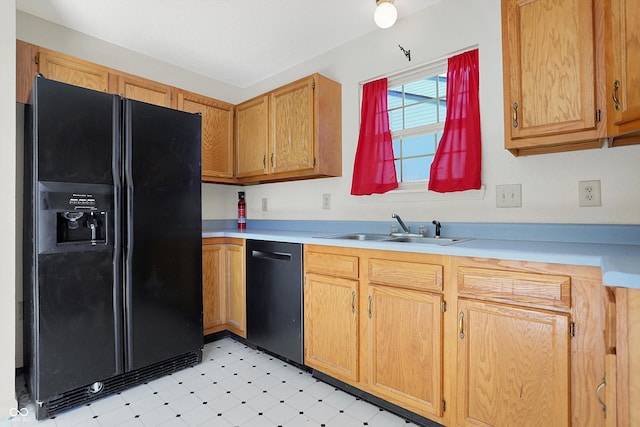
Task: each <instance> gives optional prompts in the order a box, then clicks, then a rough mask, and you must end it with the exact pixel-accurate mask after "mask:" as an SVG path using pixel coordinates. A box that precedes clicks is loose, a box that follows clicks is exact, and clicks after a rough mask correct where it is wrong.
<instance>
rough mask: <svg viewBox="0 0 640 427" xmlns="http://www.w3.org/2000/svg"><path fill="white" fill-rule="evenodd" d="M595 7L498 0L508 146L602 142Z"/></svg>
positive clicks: (581, 2) (533, 149) (578, 0)
mask: <svg viewBox="0 0 640 427" xmlns="http://www.w3.org/2000/svg"><path fill="white" fill-rule="evenodd" d="M595 11H596V10H595V9H594V3H592V2H591V1H585V0H563V1H557V0H526V1H525V0H502V44H503V45H502V48H503V71H504V113H505V147H506V148H507V149H509V150H510V151H511V152H512V153H513V154H515V155H527V154H539V153H548V152H556V151H568V150H576V149H584V148H598V147H600V146H601V145H602V139H603V138H604V136H605V131H606V129H605V126H604V120H603V115H604V114H605V113H606V112H605V111H602V110H601V107H600V105H599V104H600V103H601V102H602V100H600V99H599V98H600V97H601V96H602V95H603V94H604V92H603V89H602V88H603V76H600V75H599V67H596V63H598V64H601V63H602V62H604V60H603V58H602V60H600V58H601V57H603V56H604V46H603V45H604V43H603V37H602V34H601V33H602V28H601V27H600V25H594V23H595V22H599V19H601V16H600V14H596V13H595ZM596 18H597V19H596ZM602 108H604V106H603V107H602Z"/></svg>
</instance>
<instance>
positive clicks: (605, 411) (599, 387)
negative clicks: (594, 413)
mask: <svg viewBox="0 0 640 427" xmlns="http://www.w3.org/2000/svg"><path fill="white" fill-rule="evenodd" d="M606 385H607V377H606V375H604V376H603V377H602V382H601V383H600V384H598V387H596V399H598V402H599V403H600V406H602V412H604V416H605V418H606V416H607V405H606V404H605V403H604V402H603V401H602V399H600V392H601V391H602V389H603V388H604V386H606Z"/></svg>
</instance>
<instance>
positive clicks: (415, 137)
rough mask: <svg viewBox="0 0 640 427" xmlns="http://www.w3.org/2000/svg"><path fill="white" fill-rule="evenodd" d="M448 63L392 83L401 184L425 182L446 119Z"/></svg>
mask: <svg viewBox="0 0 640 427" xmlns="http://www.w3.org/2000/svg"><path fill="white" fill-rule="evenodd" d="M446 69H447V63H446V61H440V62H439V63H437V64H430V65H429V66H428V67H425V68H424V71H420V70H418V71H415V70H413V71H411V73H410V75H409V74H408V75H401V76H396V77H394V78H390V79H389V87H390V89H388V91H387V103H388V107H389V126H390V129H391V135H392V138H393V154H394V158H395V165H396V172H397V174H398V177H397V178H398V182H399V183H408V182H415V181H426V180H428V179H429V173H430V169H431V162H432V161H433V156H434V155H435V152H436V148H437V145H438V142H439V141H440V138H441V137H442V131H443V129H444V121H445V118H446V113H447V108H446V101H447V73H446Z"/></svg>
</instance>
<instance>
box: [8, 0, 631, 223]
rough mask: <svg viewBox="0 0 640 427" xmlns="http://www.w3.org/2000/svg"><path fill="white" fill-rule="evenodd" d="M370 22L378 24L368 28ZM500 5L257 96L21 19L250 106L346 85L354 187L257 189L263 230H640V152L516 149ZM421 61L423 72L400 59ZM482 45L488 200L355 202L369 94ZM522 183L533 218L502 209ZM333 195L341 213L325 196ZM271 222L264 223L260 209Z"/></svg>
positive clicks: (393, 39) (64, 40) (366, 48)
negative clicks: (281, 226) (281, 94)
mask: <svg viewBox="0 0 640 427" xmlns="http://www.w3.org/2000/svg"><path fill="white" fill-rule="evenodd" d="M365 19H370V17H365ZM500 27H501V24H500V0H447V1H443V2H440V3H438V4H436V5H434V6H432V7H430V8H427V9H425V10H423V11H422V12H420V13H417V14H415V15H413V16H411V17H408V18H405V19H404V20H401V21H399V22H398V23H397V24H396V25H395V26H393V27H392V28H391V29H388V30H376V31H373V32H371V33H369V34H367V35H365V36H363V37H361V38H359V39H357V40H355V41H352V42H349V43H346V44H344V45H343V46H341V47H339V48H337V49H335V50H333V51H330V52H327V53H325V54H323V55H321V56H319V57H316V58H314V59H312V60H310V61H308V62H306V63H303V64H300V65H299V66H296V67H294V68H292V69H290V70H288V71H286V72H283V73H281V74H278V75H276V76H274V77H272V78H269V79H267V80H265V81H263V82H261V83H259V84H257V85H255V86H253V87H250V88H246V89H239V88H233V87H230V86H228V85H224V84H222V83H220V82H216V81H213V80H210V79H207V78H205V77H203V76H200V75H197V74H194V73H190V72H188V71H186V70H184V69H181V68H178V67H174V66H171V65H168V64H165V63H162V62H159V61H156V60H153V59H151V58H148V57H144V56H142V55H138V54H136V53H134V52H131V51H128V50H126V49H121V48H118V47H115V46H113V45H110V44H108V43H105V42H102V41H100V40H97V39H94V38H91V37H88V36H86V35H83V34H80V33H77V32H74V31H70V30H68V29H65V28H63V27H60V26H57V25H55V24H52V23H49V22H46V21H42V20H41V19H38V18H35V17H33V16H30V15H26V14H23V13H18V28H17V36H18V38H20V39H22V40H25V41H28V42H32V43H35V44H38V45H42V46H45V47H49V48H51V49H55V50H59V51H62V52H65V53H69V54H72V55H75V56H78V57H81V58H84V59H87V60H90V61H94V62H97V63H102V64H105V65H108V66H111V67H113V68H117V69H121V70H124V71H128V72H131V73H135V74H139V75H142V76H144V77H148V78H151V79H155V80H158V81H162V82H165V83H169V84H172V85H175V86H178V87H182V88H185V89H189V90H193V91H196V92H200V93H203V94H205V95H209V96H213V97H215V98H218V99H221V100H225V101H228V102H232V103H238V102H241V101H243V100H246V99H249V98H251V97H253V96H256V95H259V94H261V93H263V92H266V91H268V90H270V89H273V88H276V87H278V86H281V85H283V84H286V83H288V82H290V81H292V80H295V79H297V78H300V77H303V76H306V75H309V74H311V73H314V72H320V73H322V74H324V75H326V76H328V77H330V78H333V79H335V80H337V81H339V82H340V83H341V84H342V111H343V120H342V129H343V139H342V143H343V151H342V154H343V176H342V177H340V178H329V179H319V180H311V181H300V182H289V183H276V184H262V185H256V186H248V187H245V188H244V190H245V191H246V194H247V206H248V209H247V215H248V218H249V220H251V219H315V220H334V219H338V220H380V221H386V220H390V215H391V213H392V212H397V213H399V214H400V215H402V217H403V218H405V219H406V220H408V221H430V220H431V219H433V218H438V219H439V220H441V221H443V222H446V221H449V222H451V221H460V222H554V223H616V224H640V215H638V212H640V192H639V191H637V190H636V189H637V188H640V168H639V167H638V166H640V146H634V147H618V148H614V149H609V148H602V149H597V150H587V151H579V152H572V153H557V154H547V155H539V156H530V157H521V158H515V157H513V156H512V155H511V154H510V153H509V152H508V151H506V150H505V149H504V131H503V125H502V117H503V113H502V59H501V32H500ZM398 44H401V45H402V46H403V47H404V48H406V49H410V50H411V57H412V60H411V62H407V60H406V58H405V56H404V55H403V54H402V52H401V51H400V49H399V48H398ZM472 46H478V47H479V50H480V102H481V115H482V138H483V152H482V155H483V172H482V182H483V184H484V186H485V189H486V191H485V192H484V193H483V192H481V193H480V194H478V192H474V193H472V194H466V193H459V194H455V195H445V196H443V195H439V194H434V193H427V192H420V193H410V194H407V193H402V194H386V195H374V196H364V197H354V196H350V195H349V192H350V189H351V174H352V170H353V158H354V155H355V150H356V145H357V138H358V126H359V116H360V105H359V103H360V83H361V82H363V81H366V80H370V79H372V78H376V77H380V76H383V75H388V74H392V73H397V72H400V71H402V70H404V69H407V68H412V67H416V66H419V65H421V64H425V63H429V62H431V61H433V60H436V59H440V58H442V57H444V56H447V55H448V54H449V53H451V52H456V51H459V50H461V49H465V48H468V47H472ZM594 179H598V180H601V183H602V206H601V207H595V208H593V207H591V208H580V207H578V181H582V180H594ZM498 184H522V207H521V208H509V209H505V208H501V209H498V208H496V207H495V186H496V185H498ZM239 189H240V187H236V186H225V185H216V184H204V185H203V217H204V218H205V219H231V218H234V217H235V213H236V209H235V207H236V200H237V198H236V197H237V196H236V192H237V191H238V190H239ZM323 193H330V194H331V202H332V203H331V205H332V208H331V209H330V210H323V209H322V194H323ZM263 197H266V198H268V204H269V211H268V212H266V213H263V212H261V202H260V199H262V198H263Z"/></svg>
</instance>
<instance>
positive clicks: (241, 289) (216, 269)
mask: <svg viewBox="0 0 640 427" xmlns="http://www.w3.org/2000/svg"><path fill="white" fill-rule="evenodd" d="M244 258H245V255H244V239H232V238H205V239H203V240H202V297H203V298H202V302H203V308H202V312H203V329H204V334H205V335H208V334H211V333H215V332H220V331H223V330H230V331H231V332H233V333H235V334H236V335H239V336H241V337H243V338H246V290H245V289H246V288H245V262H244Z"/></svg>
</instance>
